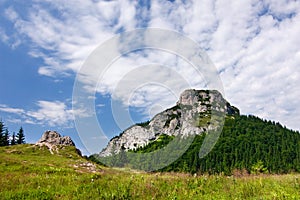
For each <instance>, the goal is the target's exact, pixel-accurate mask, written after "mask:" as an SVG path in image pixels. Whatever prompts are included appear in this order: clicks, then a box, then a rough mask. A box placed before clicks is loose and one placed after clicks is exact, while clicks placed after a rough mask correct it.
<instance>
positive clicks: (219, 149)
mask: <svg viewBox="0 0 300 200" xmlns="http://www.w3.org/2000/svg"><path fill="white" fill-rule="evenodd" d="M204 137H205V135H200V136H196V137H195V139H194V141H193V143H192V144H191V146H190V147H189V149H188V151H186V152H185V153H184V154H183V155H182V156H181V157H180V158H179V159H178V160H177V161H176V162H174V163H173V164H171V165H170V166H168V167H165V168H164V169H162V171H185V172H191V173H197V172H198V173H210V174H215V173H224V174H231V173H233V171H234V170H241V171H242V170H246V171H247V172H248V173H252V174H253V173H288V172H293V171H297V172H299V171H300V134H299V132H297V131H292V130H289V129H287V128H285V127H283V126H282V125H280V124H279V123H275V122H271V121H266V120H262V119H260V118H258V117H255V116H234V118H230V117H228V118H226V121H225V125H224V128H223V131H222V133H221V135H220V138H219V140H218V142H217V143H216V145H215V146H214V148H213V149H212V151H211V152H210V153H209V154H208V155H207V156H205V157H204V158H202V159H200V158H199V156H198V154H199V147H200V146H201V144H202V142H203V140H204Z"/></svg>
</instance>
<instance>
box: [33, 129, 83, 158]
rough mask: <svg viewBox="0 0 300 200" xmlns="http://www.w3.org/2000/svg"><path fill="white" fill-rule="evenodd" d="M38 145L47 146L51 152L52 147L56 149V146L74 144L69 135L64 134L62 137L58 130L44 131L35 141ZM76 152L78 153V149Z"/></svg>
mask: <svg viewBox="0 0 300 200" xmlns="http://www.w3.org/2000/svg"><path fill="white" fill-rule="evenodd" d="M36 145H38V146H47V147H48V148H49V150H50V152H51V153H53V149H55V150H56V151H57V148H56V147H57V146H58V145H61V146H74V147H75V144H74V142H73V140H72V139H71V137H69V136H64V137H62V136H61V135H60V134H59V133H58V132H56V131H46V132H45V133H44V134H43V135H42V137H41V139H39V141H38V142H37V143H36ZM77 151H78V153H79V154H80V151H79V150H78V149H77Z"/></svg>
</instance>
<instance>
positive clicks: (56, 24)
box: [0, 0, 300, 129]
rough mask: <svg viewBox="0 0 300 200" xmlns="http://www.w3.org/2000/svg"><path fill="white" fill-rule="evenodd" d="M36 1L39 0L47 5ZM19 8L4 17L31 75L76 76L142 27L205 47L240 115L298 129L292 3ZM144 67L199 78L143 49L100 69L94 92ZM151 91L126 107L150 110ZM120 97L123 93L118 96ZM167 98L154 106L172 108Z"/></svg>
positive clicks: (296, 22)
mask: <svg viewBox="0 0 300 200" xmlns="http://www.w3.org/2000/svg"><path fill="white" fill-rule="evenodd" d="M43 2H47V6H44V4H43ZM49 8H51V9H49ZM27 10H28V15H26V16H21V15H20V14H19V13H17V11H16V10H15V9H14V8H13V7H9V8H7V10H6V16H7V18H8V19H9V20H11V22H12V23H13V24H14V27H15V31H16V33H17V34H19V35H20V36H22V37H20V38H24V37H25V38H24V39H27V40H30V41H31V44H32V50H31V52H30V55H32V56H35V57H40V58H43V59H44V64H45V65H44V66H41V67H40V69H39V71H38V72H39V73H40V74H42V75H46V76H53V77H56V78H57V77H58V76H65V75H68V74H69V72H72V73H73V72H77V70H78V69H79V68H80V66H81V65H82V64H83V62H84V60H85V59H86V58H87V56H88V55H89V54H90V53H91V52H92V51H93V50H94V48H95V47H97V46H98V45H99V44H101V43H102V42H103V41H105V40H106V39H108V38H110V37H111V36H112V35H114V34H115V33H117V32H118V31H120V30H125V31H127V30H131V29H134V28H137V27H143V26H146V27H147V26H148V27H149V26H151V27H159V28H167V29H174V30H177V31H179V32H182V33H184V34H186V35H188V36H190V37H191V38H192V39H193V40H195V41H197V42H198V43H199V44H200V46H201V47H202V48H204V49H205V50H207V52H208V54H209V56H210V58H211V60H212V61H213V62H214V63H215V65H216V67H217V68H218V70H219V71H220V75H221V78H222V81H223V84H224V89H225V93H226V97H227V98H228V100H229V101H230V102H232V103H233V104H235V105H236V106H238V107H239V108H240V109H241V111H242V113H251V114H256V115H259V116H261V117H265V118H268V119H272V120H278V121H280V122H282V123H284V124H286V125H287V126H288V127H291V128H295V129H300V126H299V124H298V122H299V120H300V118H299V115H298V113H299V112H300V106H299V105H298V104H297V100H298V98H299V96H300V90H299V85H300V75H299V73H300V72H299V65H300V48H299V44H300V37H299V35H300V2H299V1H278V0H265V1H259V0H252V1H250V0H245V1H234V0H232V1H220V0H215V1H210V0H203V1H197V0H195V1H185V3H183V2H182V1H175V2H173V3H172V2H170V1H158V0H153V1H151V6H150V9H149V10H147V9H146V8H144V9H140V8H138V5H137V2H135V1H109V2H108V1H99V2H94V3H93V1H79V0H76V1H66V2H61V1H58V0H55V1H40V0H35V1H34V2H33V6H32V7H30V8H27ZM50 10H55V11H56V12H57V13H56V14H53V13H52V11H50ZM7 34H8V32H7V31H6V30H4V31H0V36H1V38H2V40H3V41H8V39H7ZM9 41H11V40H9ZM149 63H160V64H161V63H162V64H168V65H173V66H175V68H176V69H177V70H178V72H179V73H180V74H181V75H182V76H183V77H184V78H185V79H191V81H192V85H194V86H199V87H200V86H201V81H199V80H198V81H197V80H192V78H191V77H194V74H193V73H194V72H193V70H191V69H190V68H188V67H180V66H184V62H183V61H181V60H180V59H178V58H177V59H176V58H174V56H172V55H168V53H161V52H157V53H155V52H150V51H149V52H146V53H144V54H142V53H136V54H131V55H128V56H126V57H122V58H121V59H120V62H116V63H115V64H114V65H112V66H111V68H110V69H109V70H108V71H107V72H106V73H107V75H108V76H107V77H108V78H106V79H105V80H102V81H103V82H102V84H99V85H100V87H99V88H98V91H99V92H101V93H103V94H106V93H110V94H111V93H113V91H114V89H115V87H116V86H117V84H118V81H120V80H121V79H122V77H124V74H126V73H129V72H130V71H132V70H134V69H136V67H137V66H140V65H143V64H149ZM148 73H149V74H148V76H149V77H151V76H158V75H159V74H158V73H157V72H155V71H152V72H151V71H148ZM159 76H161V77H162V79H163V80H166V82H167V81H171V79H170V77H169V78H168V77H167V76H165V77H164V74H160V75H159ZM88 79H89V80H87V79H85V81H86V83H88V82H87V81H90V82H93V83H94V82H95V81H96V82H97V81H98V77H88ZM168 79H169V80H168ZM153 88H155V89H153ZM157 88H158V87H157V86H156V87H150V86H148V87H146V88H144V89H140V90H138V91H140V93H135V94H134V95H135V97H134V98H133V99H132V101H131V102H130V103H132V104H133V105H136V106H138V105H142V104H145V105H149V106H148V109H151V108H152V107H153V104H147V102H151V101H153V103H154V104H155V103H156V104H158V103H159V101H163V100H162V99H163V98H165V97H164V95H163V94H164V92H165V90H159V89H157ZM176 88H180V85H178V86H176ZM153 91H157V93H156V95H157V97H151V95H152V96H153ZM125 94H126V91H124V94H120V95H121V96H120V98H121V99H122V95H123V97H125V96H124V95H125ZM139 95H140V96H139ZM143 95H144V96H143ZM149 95H150V96H149ZM158 97H163V98H158ZM166 98H167V97H166ZM167 99H168V98H167ZM171 99H172V98H170V99H168V100H167V101H166V102H165V103H163V104H161V105H163V106H165V105H169V104H170V103H174V102H171V101H173V100H171ZM167 102H168V103H167ZM123 103H125V104H126V102H123ZM127 103H128V102H127ZM39 106H45V105H41V104H39ZM57 106H58V107H57V108H60V110H64V109H66V108H63V106H62V105H60V104H59V105H57ZM43 112H44V111H43V110H42V108H41V110H40V112H39V114H33V116H35V117H36V118H41V119H43V118H47V117H48V118H51V116H52V114H51V113H43ZM42 113H43V114H42ZM54 121H55V120H54Z"/></svg>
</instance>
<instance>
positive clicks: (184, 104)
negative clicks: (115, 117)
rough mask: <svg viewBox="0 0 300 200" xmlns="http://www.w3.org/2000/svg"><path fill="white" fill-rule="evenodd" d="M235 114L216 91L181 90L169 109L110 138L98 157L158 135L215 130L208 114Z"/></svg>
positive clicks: (111, 153) (152, 139)
mask: <svg viewBox="0 0 300 200" xmlns="http://www.w3.org/2000/svg"><path fill="white" fill-rule="evenodd" d="M218 114H223V115H224V116H225V115H235V114H239V110H238V109H237V108H235V107H233V106H231V105H230V104H229V103H228V102H227V101H226V100H225V99H224V98H223V97H222V95H221V93H219V92H218V91H216V90H194V89H189V90H185V91H184V92H183V93H182V94H181V95H180V98H179V100H178V102H177V103H176V105H175V106H174V107H172V108H169V109H167V110H165V111H163V112H161V113H159V114H157V115H155V116H154V117H153V118H152V119H151V120H150V121H148V122H145V123H140V124H136V125H133V126H131V127H129V128H128V129H126V130H125V131H123V133H121V134H120V135H119V136H116V137H114V138H112V139H111V140H110V142H109V143H108V145H107V147H106V148H104V149H103V150H102V151H101V152H100V153H99V156H100V157H106V156H110V155H113V154H118V153H119V152H120V150H121V149H123V150H125V151H127V150H132V149H136V148H138V147H141V146H145V145H147V144H148V143H149V142H151V141H154V140H156V139H157V138H158V137H159V136H160V135H161V134H167V135H170V136H172V135H174V136H181V137H185V136H188V135H189V134H201V133H203V132H205V131H208V130H213V129H216V128H217V126H218V123H217V121H216V120H213V119H212V116H214V115H218Z"/></svg>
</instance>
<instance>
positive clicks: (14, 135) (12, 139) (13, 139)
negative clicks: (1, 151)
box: [10, 132, 16, 145]
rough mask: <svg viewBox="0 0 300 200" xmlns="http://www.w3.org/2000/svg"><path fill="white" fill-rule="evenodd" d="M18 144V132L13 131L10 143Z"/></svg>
mask: <svg viewBox="0 0 300 200" xmlns="http://www.w3.org/2000/svg"><path fill="white" fill-rule="evenodd" d="M15 144H16V134H15V132H13V134H12V138H11V140H10V145H15Z"/></svg>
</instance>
